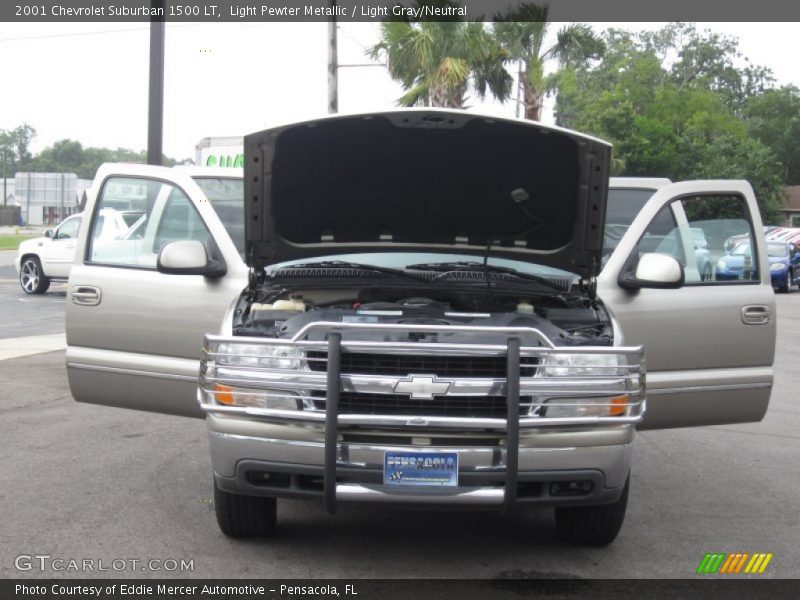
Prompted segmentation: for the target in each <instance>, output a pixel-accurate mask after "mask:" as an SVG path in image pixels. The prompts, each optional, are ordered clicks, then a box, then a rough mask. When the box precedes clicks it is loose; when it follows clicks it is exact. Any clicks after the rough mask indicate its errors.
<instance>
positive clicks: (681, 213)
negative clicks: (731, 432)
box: [598, 181, 775, 429]
mask: <svg viewBox="0 0 800 600" xmlns="http://www.w3.org/2000/svg"><path fill="white" fill-rule="evenodd" d="M648 252H658V253H664V254H669V255H671V256H674V257H675V258H676V259H677V260H678V261H679V262H680V263H681V265H682V266H683V269H684V272H685V283H684V284H683V286H682V287H680V288H678V289H652V288H646V287H644V288H641V289H635V290H630V289H623V288H622V287H621V286H620V285H619V277H620V275H621V274H625V273H626V272H628V271H630V270H634V269H635V268H636V264H637V261H638V258H639V257H640V256H641V255H642V254H645V253H648ZM598 294H599V296H600V297H601V298H602V300H603V301H604V302H605V304H606V305H607V306H608V307H609V308H610V309H611V311H612V312H613V314H614V316H615V317H616V318H617V319H618V321H619V323H620V326H621V328H622V330H623V332H624V336H625V340H624V341H625V344H629V345H637V344H643V345H644V347H645V356H646V361H647V414H646V416H645V421H644V423H643V425H642V426H641V428H642V429H652V428H663V427H685V426H694V425H711V424H720V423H737V422H748V421H759V420H761V418H762V417H763V416H764V413H765V412H766V410H767V405H768V403H769V396H770V392H771V389H772V363H773V359H774V354H775V300H774V293H773V290H772V286H771V282H770V272H769V262H768V258H767V250H766V243H765V241H764V235H763V233H762V225H761V219H760V216H759V212H758V206H757V204H756V200H755V196H754V194H753V190H752V188H751V187H750V184H749V183H747V182H745V181H690V182H682V183H675V184H670V185H666V186H664V187H662V188H660V189H659V190H658V191H657V192H656V193H655V194H654V195H653V196H652V198H651V199H650V201H649V202H648V203H647V205H646V206H645V207H644V209H643V210H642V211H641V212H640V213H639V215H638V216H637V217H636V219H635V220H634V221H633V223H632V224H631V226H630V228H629V229H628V231H627V232H626V233H625V235H624V236H623V237H622V240H621V241H620V243H619V245H618V246H617V247H616V249H615V250H614V252H613V254H612V255H611V256H610V257H609V259H608V262H607V263H606V265H605V268H604V269H603V271H602V273H601V274H600V276H599V278H598Z"/></svg>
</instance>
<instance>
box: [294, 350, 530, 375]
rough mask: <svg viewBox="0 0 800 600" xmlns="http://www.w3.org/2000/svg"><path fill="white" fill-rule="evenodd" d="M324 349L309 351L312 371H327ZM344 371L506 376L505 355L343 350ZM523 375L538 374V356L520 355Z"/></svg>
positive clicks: (354, 372) (379, 373) (357, 372)
mask: <svg viewBox="0 0 800 600" xmlns="http://www.w3.org/2000/svg"><path fill="white" fill-rule="evenodd" d="M327 357H328V355H327V353H325V352H309V353H308V358H309V359H310V360H309V361H308V366H309V368H310V369H311V370H312V371H326V370H327V363H326V362H325V360H326V359H327ZM341 361H342V362H341V371H342V373H346V374H358V375H395V376H398V377H406V376H408V375H410V374H418V375H436V376H438V377H489V378H498V379H500V378H505V376H506V357H505V356H439V355H435V354H429V355H422V356H420V355H410V354H362V353H355V352H343V353H342V359H341ZM520 364H521V366H522V375H523V376H524V377H531V376H533V375H534V374H535V372H536V369H535V365H536V364H537V358H536V357H533V356H523V357H521V358H520Z"/></svg>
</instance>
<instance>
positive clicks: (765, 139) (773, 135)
mask: <svg viewBox="0 0 800 600" xmlns="http://www.w3.org/2000/svg"><path fill="white" fill-rule="evenodd" d="M744 115H745V124H746V126H747V130H748V131H749V132H750V135H752V136H753V137H754V138H756V139H757V140H759V141H760V142H761V143H763V144H764V145H766V146H768V147H769V148H770V149H771V150H772V151H773V152H774V153H775V156H776V157H777V158H778V160H779V161H780V163H781V166H782V168H783V180H784V182H785V183H786V184H787V185H798V184H800V90H798V89H797V88H796V87H795V86H793V85H789V86H785V87H781V88H778V89H773V90H767V91H765V92H764V93H763V94H760V95H758V96H753V97H751V98H750V99H749V100H748V102H747V104H746V106H745V107H744Z"/></svg>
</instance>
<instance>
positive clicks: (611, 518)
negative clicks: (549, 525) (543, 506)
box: [556, 475, 631, 546]
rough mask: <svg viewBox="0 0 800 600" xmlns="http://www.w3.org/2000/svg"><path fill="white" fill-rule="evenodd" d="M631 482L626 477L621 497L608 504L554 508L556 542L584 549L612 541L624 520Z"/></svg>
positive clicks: (605, 544)
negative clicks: (581, 546)
mask: <svg viewBox="0 0 800 600" xmlns="http://www.w3.org/2000/svg"><path fill="white" fill-rule="evenodd" d="M630 479H631V478H630V475H628V479H627V480H626V481H625V487H624V488H623V490H622V496H620V498H619V500H617V501H616V502H612V503H611V504H600V505H597V506H565V507H558V508H556V535H557V536H558V539H560V540H561V541H564V542H570V543H572V544H582V545H585V546H607V545H608V544H610V543H611V542H613V541H614V540H615V539H616V537H617V534H619V531H620V529H622V523H623V522H624V521H625V510H626V508H627V507H628V489H629V488H630Z"/></svg>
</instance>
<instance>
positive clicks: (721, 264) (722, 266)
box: [717, 260, 728, 270]
mask: <svg viewBox="0 0 800 600" xmlns="http://www.w3.org/2000/svg"><path fill="white" fill-rule="evenodd" d="M717 268H718V269H723V270H727V268H728V265H727V264H726V263H725V261H724V260H720V261H719V262H718V263H717Z"/></svg>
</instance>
